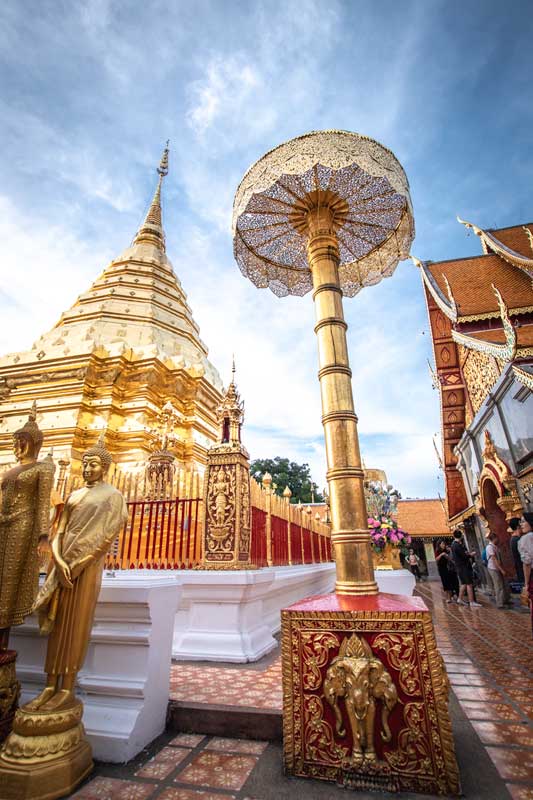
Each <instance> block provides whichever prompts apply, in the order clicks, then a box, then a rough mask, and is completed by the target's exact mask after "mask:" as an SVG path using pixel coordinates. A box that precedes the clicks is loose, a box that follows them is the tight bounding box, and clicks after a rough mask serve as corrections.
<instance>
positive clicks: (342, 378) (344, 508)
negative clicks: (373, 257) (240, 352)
mask: <svg viewBox="0 0 533 800" xmlns="http://www.w3.org/2000/svg"><path fill="white" fill-rule="evenodd" d="M307 234H308V242H307V255H308V262H309V267H310V269H311V273H312V276H313V300H314V303H315V313H316V325H315V333H316V336H317V340H318V361H319V372H318V376H319V380H320V394H321V397H322V423H323V425H324V438H325V442H326V460H327V466H328V472H327V480H328V486H329V493H330V507H331V522H332V532H331V540H332V542H333V544H334V546H335V561H336V572H337V580H336V584H335V591H336V592H337V594H348V595H374V594H378V591H379V590H378V585H377V583H376V581H375V578H374V568H373V564H372V550H371V547H370V534H369V532H368V523H367V512H366V502H365V493H364V473H363V469H362V466H361V454H360V452H359V439H358V436H357V416H356V414H355V410H354V402H353V395H352V372H351V370H350V363H349V359H348V346H347V342H346V330H347V327H348V326H347V324H346V322H345V320H344V313H343V308H342V290H341V287H340V281H339V247H338V242H337V236H336V233H335V227H334V224H333V213H332V212H331V210H330V209H329V207H328V206H320V205H317V206H315V207H313V208H311V209H310V210H309V212H308V214H307Z"/></svg>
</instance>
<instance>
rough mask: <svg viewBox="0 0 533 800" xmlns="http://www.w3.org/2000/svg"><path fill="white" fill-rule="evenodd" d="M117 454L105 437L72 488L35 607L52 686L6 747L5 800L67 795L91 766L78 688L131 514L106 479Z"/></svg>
mask: <svg viewBox="0 0 533 800" xmlns="http://www.w3.org/2000/svg"><path fill="white" fill-rule="evenodd" d="M111 462H112V458H111V455H110V454H109V453H108V451H107V450H106V448H105V446H104V442H103V437H101V438H100V440H99V441H98V444H97V445H95V446H94V447H91V448H90V449H89V450H87V452H86V453H85V454H84V455H83V459H82V469H83V478H84V480H85V484H86V485H85V486H84V487H83V488H82V489H78V490H76V491H75V492H72V494H71V495H69V497H68V499H67V501H66V503H65V506H64V508H63V511H62V512H61V516H60V517H59V521H58V524H57V530H56V533H55V535H54V537H53V539H52V543H51V545H52V561H51V565H50V568H49V571H48V575H47V577H46V580H45V582H44V583H43V585H42V586H41V589H40V590H39V593H38V595H37V599H36V601H35V604H34V607H33V610H34V611H37V612H38V615H39V624H40V627H41V632H42V633H48V634H49V636H48V646H47V652H46V661H45V666H44V669H45V672H46V676H47V678H46V687H45V689H44V691H42V692H41V694H40V695H39V696H38V697H36V698H35V699H34V700H32V701H30V702H29V703H27V704H26V705H24V706H22V708H20V709H19V710H18V711H17V712H16V715H15V718H14V720H13V731H12V733H11V734H10V735H9V736H8V738H7V740H6V742H5V744H4V746H3V748H2V749H1V750H0V785H2V787H7V788H5V789H3V792H4V793H2V797H5V798H6V800H19V798H22V797H23V798H25V800H40V798H43V797H46V798H48V799H49V800H53V798H58V797H64V796H66V795H70V793H71V792H72V791H73V790H74V789H75V788H76V786H77V785H78V784H79V783H80V782H81V781H82V780H83V779H84V778H85V777H86V776H87V775H88V774H89V773H90V771H91V770H92V767H93V763H92V752H91V746H90V744H89V742H88V741H87V737H86V735H85V731H84V728H83V724H82V716H83V704H82V703H81V701H80V700H78V699H77V698H76V696H75V693H74V685H75V682H76V676H77V674H78V671H79V670H80V669H81V667H82V666H83V662H84V660H85V656H86V653H87V648H88V646H89V639H90V635H91V629H92V625H93V619H94V612H95V609H96V602H97V600H98V595H99V593H100V586H101V583H102V573H103V569H104V560H105V556H106V553H107V551H108V550H109V548H110V546H111V544H112V543H113V540H114V539H115V537H116V536H117V535H118V533H119V532H120V530H121V529H122V527H123V525H124V523H125V522H126V519H127V511H126V503H125V501H124V498H123V496H122V494H121V493H120V492H119V491H118V490H117V489H115V488H114V487H113V486H110V485H109V484H108V483H106V482H105V480H104V478H105V475H106V473H107V471H108V469H109V467H110V465H111Z"/></svg>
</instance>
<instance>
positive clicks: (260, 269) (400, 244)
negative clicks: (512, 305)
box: [233, 131, 414, 297]
mask: <svg viewBox="0 0 533 800" xmlns="http://www.w3.org/2000/svg"><path fill="white" fill-rule="evenodd" d="M317 204H318V205H326V204H327V205H329V206H330V208H331V209H332V211H333V218H334V225H335V228H336V232H337V238H338V244H339V253H340V263H339V277H340V282H341V286H342V289H343V292H344V294H345V295H347V296H348V297H353V296H354V295H355V294H357V292H359V291H360V290H361V289H362V288H363V286H371V285H373V284H375V283H379V281H380V280H381V279H382V278H385V277H388V276H390V275H392V273H393V272H394V270H395V268H396V265H397V264H398V261H399V260H401V259H404V258H407V256H408V254H409V249H410V245H411V242H412V240H413V238H414V221H413V214H412V207H411V199H410V196H409V184H408V181H407V178H406V175H405V172H404V171H403V168H402V166H401V164H400V163H399V162H398V161H397V159H396V157H395V156H394V155H393V153H391V151H390V150H388V149H387V148H386V147H383V145H381V144H379V143H378V142H375V141H374V140H373V139H369V138H368V137H366V136H361V135H360V134H358V133H349V132H347V131H316V132H313V133H308V134H305V135H304V136H298V137H297V138H296V139H291V140H290V141H288V142H285V144H282V145H280V146H279V147H276V148H274V150H270V152H268V153H267V154H266V155H264V156H263V157H262V158H260V159H259V161H257V162H256V163H255V164H254V165H253V166H252V167H250V169H249V170H248V172H247V173H246V175H245V176H244V178H243V180H242V181H241V183H240V185H239V188H238V189H237V193H236V195H235V201H234V204H233V237H234V253H235V258H236V260H237V263H238V265H239V267H240V269H241V272H242V273H243V274H244V275H245V276H246V277H247V278H250V280H251V281H252V282H253V283H254V284H255V285H256V286H257V287H259V288H265V287H268V288H269V289H271V290H272V291H273V292H274V294H276V295H278V297H284V296H285V295H288V294H294V295H304V294H306V292H308V291H310V289H311V288H312V285H313V283H312V277H311V272H310V270H309V266H308V262H307V251H306V245H307V236H306V224H305V218H306V214H307V211H308V210H309V208H311V207H312V206H313V205H315V206H316V205H317Z"/></svg>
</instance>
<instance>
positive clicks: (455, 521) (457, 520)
mask: <svg viewBox="0 0 533 800" xmlns="http://www.w3.org/2000/svg"><path fill="white" fill-rule="evenodd" d="M475 513H476V507H475V505H472V506H469V507H468V508H467V509H465V510H464V511H461V512H460V513H459V514H455V516H453V517H450V518H449V520H448V525H449V526H450V528H453V527H454V526H455V525H460V524H461V522H464V521H465V519H468V518H469V517H473V516H474V514H475Z"/></svg>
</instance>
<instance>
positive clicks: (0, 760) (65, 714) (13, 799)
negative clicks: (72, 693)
mask: <svg viewBox="0 0 533 800" xmlns="http://www.w3.org/2000/svg"><path fill="white" fill-rule="evenodd" d="M82 715H83V705H82V703H81V702H79V701H76V703H75V704H74V705H72V706H70V708H65V709H62V710H59V711H51V712H48V713H47V712H44V711H27V710H25V709H24V708H21V709H19V710H18V711H17V713H16V715H15V719H14V721H13V731H12V733H11V734H10V735H9V737H8V738H7V740H6V742H5V743H4V745H3V747H2V750H1V751H0V785H1V786H2V800H54V799H55V798H58V797H65V796H68V795H69V794H70V793H71V792H72V791H74V789H75V788H76V787H77V786H78V784H80V783H81V781H82V780H83V779H84V778H86V777H87V775H89V773H90V772H91V771H92V769H93V760H92V751H91V746H90V744H89V742H88V741H87V738H86V736H85V731H84V728H83V725H82V722H81V718H82Z"/></svg>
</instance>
